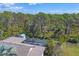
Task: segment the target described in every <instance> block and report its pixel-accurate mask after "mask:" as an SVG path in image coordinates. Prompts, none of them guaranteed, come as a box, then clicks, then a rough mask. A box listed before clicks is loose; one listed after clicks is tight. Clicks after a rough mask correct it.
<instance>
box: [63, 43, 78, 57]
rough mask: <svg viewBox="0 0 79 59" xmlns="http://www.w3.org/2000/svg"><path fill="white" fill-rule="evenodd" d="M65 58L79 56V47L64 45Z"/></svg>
mask: <svg viewBox="0 0 79 59" xmlns="http://www.w3.org/2000/svg"><path fill="white" fill-rule="evenodd" d="M62 55H63V56H79V45H77V44H66V43H64V44H63V45H62Z"/></svg>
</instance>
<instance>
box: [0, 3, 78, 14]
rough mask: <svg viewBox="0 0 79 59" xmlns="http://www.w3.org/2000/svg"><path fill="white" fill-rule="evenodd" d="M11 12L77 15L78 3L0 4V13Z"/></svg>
mask: <svg viewBox="0 0 79 59" xmlns="http://www.w3.org/2000/svg"><path fill="white" fill-rule="evenodd" d="M3 11H12V12H22V13H29V14H36V13H39V12H44V13H49V14H62V13H79V3H16V4H15V3H9V4H8V3H3V4H2V3H0V12H3Z"/></svg>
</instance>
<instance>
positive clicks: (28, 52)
mask: <svg viewBox="0 0 79 59" xmlns="http://www.w3.org/2000/svg"><path fill="white" fill-rule="evenodd" d="M20 39H21V40H20ZM9 40H10V41H9ZM19 40H20V41H19ZM22 41H23V40H22V38H18V37H9V38H8V39H6V40H3V41H0V45H8V46H12V47H14V48H15V49H16V54H17V55H18V56H42V54H43V52H44V49H45V47H41V46H37V45H31V44H24V43H21V42H22Z"/></svg>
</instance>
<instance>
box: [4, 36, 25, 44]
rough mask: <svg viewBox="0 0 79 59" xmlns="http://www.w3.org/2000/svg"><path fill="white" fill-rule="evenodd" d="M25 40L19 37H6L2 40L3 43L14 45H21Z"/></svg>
mask: <svg viewBox="0 0 79 59" xmlns="http://www.w3.org/2000/svg"><path fill="white" fill-rule="evenodd" d="M24 40H25V39H24V38H21V37H8V38H7V39H5V40H3V41H4V42H12V43H13V42H14V43H21V42H23V41H24Z"/></svg>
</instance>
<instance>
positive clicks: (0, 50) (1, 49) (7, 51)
mask: <svg viewBox="0 0 79 59" xmlns="http://www.w3.org/2000/svg"><path fill="white" fill-rule="evenodd" d="M7 47H8V46H3V45H2V46H0V56H16V53H15V52H14V51H12V50H13V48H12V47H8V48H7Z"/></svg>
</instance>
